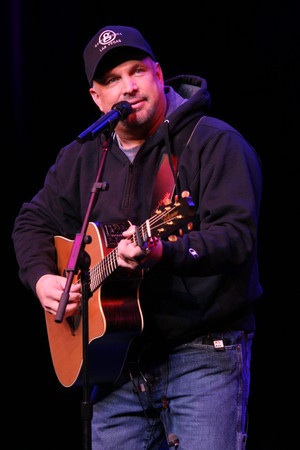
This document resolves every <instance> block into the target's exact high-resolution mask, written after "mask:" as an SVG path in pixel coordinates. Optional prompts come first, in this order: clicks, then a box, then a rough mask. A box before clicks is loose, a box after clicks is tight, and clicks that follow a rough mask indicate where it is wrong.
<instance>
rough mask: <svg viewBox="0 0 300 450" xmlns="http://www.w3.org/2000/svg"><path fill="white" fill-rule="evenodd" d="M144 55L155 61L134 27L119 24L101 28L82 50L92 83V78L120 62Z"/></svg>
mask: <svg viewBox="0 0 300 450" xmlns="http://www.w3.org/2000/svg"><path fill="white" fill-rule="evenodd" d="M145 56H150V57H151V58H152V59H153V61H155V57H154V54H153V52H152V49H151V47H150V45H149V44H148V42H147V41H146V39H145V38H144V37H143V35H142V34H141V33H140V32H139V31H138V30H137V29H136V28H132V27H125V26H121V25H108V26H106V27H104V28H101V30H100V31H98V33H96V34H95V36H94V37H93V38H92V39H91V40H90V41H89V43H88V44H87V46H86V47H85V49H84V52H83V59H84V65H85V72H86V76H87V79H88V82H89V84H90V85H92V82H93V79H95V78H96V77H100V76H101V74H104V73H105V72H106V71H107V70H109V69H110V68H112V67H114V66H116V65H118V64H120V63H121V62H124V61H127V60H128V59H142V58H145Z"/></svg>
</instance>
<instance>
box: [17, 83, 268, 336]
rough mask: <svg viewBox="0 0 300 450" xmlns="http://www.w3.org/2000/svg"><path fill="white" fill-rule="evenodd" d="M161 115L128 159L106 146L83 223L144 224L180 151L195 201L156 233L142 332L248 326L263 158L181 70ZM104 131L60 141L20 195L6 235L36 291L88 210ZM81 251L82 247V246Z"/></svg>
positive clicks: (141, 292) (144, 284) (143, 289)
mask: <svg viewBox="0 0 300 450" xmlns="http://www.w3.org/2000/svg"><path fill="white" fill-rule="evenodd" d="M165 92H166V96H167V101H168V110H167V114H166V120H165V121H164V123H163V124H161V126H160V127H159V128H158V130H157V131H156V132H155V133H154V134H153V135H152V136H151V137H150V138H149V139H148V140H147V141H146V143H145V144H144V145H143V146H142V147H141V149H140V150H139V152H138V154H137V155H136V157H135V159H134V161H133V162H132V163H131V162H130V161H129V159H128V158H127V156H126V155H125V154H124V153H123V152H122V151H121V150H120V148H119V146H118V143H117V140H116V139H114V140H113V143H112V145H111V148H110V150H109V152H108V153H107V156H106V160H105V164H104V171H103V177H102V180H103V181H105V182H106V183H107V185H108V186H109V188H108V190H100V192H99V194H98V196H97V200H96V202H95V205H94V208H93V210H92V213H91V216H90V221H91V222H94V223H98V222H101V223H109V224H114V223H118V222H119V221H122V220H129V221H130V222H131V223H133V224H135V225H138V226H139V225H141V224H143V223H144V222H145V221H146V220H147V219H148V218H149V217H150V215H151V212H152V205H151V201H152V190H153V187H154V184H155V177H156V173H157V170H158V167H159V164H160V161H161V158H162V154H164V153H166V154H168V155H170V154H172V155H173V156H175V157H176V159H177V169H176V193H178V194H179V195H180V194H181V193H182V192H183V191H188V192H189V193H190V196H191V198H192V200H193V202H194V204H195V210H194V216H193V218H192V221H193V227H192V229H189V231H188V230H187V229H186V228H185V229H184V232H183V233H180V234H179V233H177V232H175V233H173V234H177V239H173V240H168V239H167V238H164V239H163V248H164V251H163V257H162V259H161V261H160V262H159V263H158V264H157V265H156V266H154V267H153V268H152V269H150V270H149V271H146V272H145V273H144V276H143V279H142V281H141V283H140V284H139V288H138V292H137V297H138V299H139V301H140V302H141V307H142V312H143V319H144V334H145V335H148V334H149V335H152V336H154V337H156V338H158V339H160V340H161V339H162V340H163V341H164V342H183V341H186V340H188V339H191V338H192V337H193V336H197V335H201V334H203V333H206V332H209V331H220V330H225V329H226V330H227V329H241V330H249V331H250V330H253V329H254V328H255V321H254V315H253V312H252V306H253V303H254V302H255V301H256V300H257V299H258V298H260V297H261V295H262V288H261V285H260V282H259V273H258V264H257V233H258V217H259V209H260V201H261V190H262V173H261V167H260V161H259V158H258V156H257V154H256V152H255V151H254V150H253V148H252V147H251V145H250V144H249V143H248V142H247V141H246V140H245V138H244V137H242V136H241V135H240V133H239V132H237V131H236V130H235V129H234V128H232V127H231V126H229V125H228V124H227V123H225V122H224V121H221V120H218V119H216V118H213V117H210V116H209V115H207V114H208V111H209V106H210V96H209V93H208V91H207V85H206V81H205V80H204V79H202V78H200V77H197V76H193V75H180V76H178V77H175V78H173V79H171V80H168V81H167V82H166V88H165ZM101 154H102V149H101V139H100V138H99V137H98V138H96V139H95V140H93V141H89V142H86V143H84V144H80V143H78V142H77V141H73V142H71V143H70V144H69V145H67V146H66V147H64V148H63V149H61V151H60V152H59V154H58V157H57V160H56V161H55V163H54V165H53V166H52V167H51V168H50V170H49V172H48V174H47V177H46V179H45V183H44V186H43V188H42V189H41V190H40V191H39V192H38V193H37V195H36V196H35V197H34V198H33V199H32V200H31V201H30V202H27V203H24V204H23V206H22V208H21V211H20V213H19V215H18V217H17V218H16V221H15V226H14V230H13V235H12V237H13V241H14V246H15V252H16V257H17V261H18V263H19V267H20V272H19V275H20V279H21V280H22V282H23V283H24V284H25V286H26V287H28V288H31V289H32V290H33V291H35V285H36V282H37V280H38V279H39V278H40V277H41V276H42V275H44V274H47V273H57V266H56V257H57V255H56V252H55V245H54V240H53V237H54V236H57V235H58V236H64V237H66V238H69V239H71V240H72V239H74V237H75V235H76V233H79V232H80V230H81V227H82V222H83V219H84V217H85V214H86V210H87V207H88V203H89V200H90V193H91V190H92V189H93V186H94V182H95V180H96V175H97V172H98V169H99V164H100V160H101ZM86 250H87V252H88V246H87V248H86Z"/></svg>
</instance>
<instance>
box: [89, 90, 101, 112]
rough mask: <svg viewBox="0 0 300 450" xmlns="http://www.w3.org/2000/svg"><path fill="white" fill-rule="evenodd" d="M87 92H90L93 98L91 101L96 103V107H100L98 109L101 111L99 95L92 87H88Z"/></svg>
mask: <svg viewBox="0 0 300 450" xmlns="http://www.w3.org/2000/svg"><path fill="white" fill-rule="evenodd" d="M89 92H90V94H91V97H92V99H93V101H94V102H95V103H96V105H97V106H98V108H99V109H100V111H102V105H101V100H100V97H99V95H98V94H97V92H96V91H95V89H94V88H93V87H91V88H90V89H89Z"/></svg>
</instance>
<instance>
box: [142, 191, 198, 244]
mask: <svg viewBox="0 0 300 450" xmlns="http://www.w3.org/2000/svg"><path fill="white" fill-rule="evenodd" d="M194 214H195V204H194V202H193V200H192V198H191V196H190V195H189V193H188V192H187V191H184V192H183V193H182V195H181V198H179V197H178V196H175V200H174V202H172V201H171V200H166V201H165V202H164V203H163V204H161V205H160V206H159V207H158V208H157V209H156V211H155V215H154V216H152V217H151V219H149V222H150V228H151V231H152V234H153V236H156V237H158V238H162V239H165V238H167V237H168V236H170V235H171V233H173V232H175V231H178V230H179V231H180V228H181V227H183V226H184V225H187V224H188V222H189V221H190V220H191V218H192V217H193V216H194ZM188 228H189V226H188Z"/></svg>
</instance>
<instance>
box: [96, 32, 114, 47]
mask: <svg viewBox="0 0 300 450" xmlns="http://www.w3.org/2000/svg"><path fill="white" fill-rule="evenodd" d="M116 36H117V35H116V33H115V32H114V31H112V30H105V31H102V33H101V34H100V36H99V43H100V44H102V45H107V44H110V43H111V42H113V41H114V40H115V39H116Z"/></svg>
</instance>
